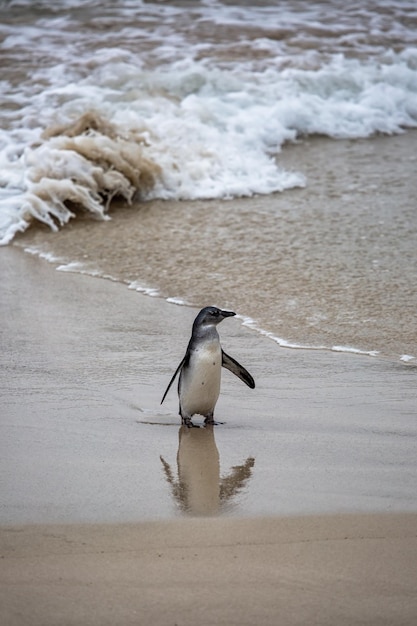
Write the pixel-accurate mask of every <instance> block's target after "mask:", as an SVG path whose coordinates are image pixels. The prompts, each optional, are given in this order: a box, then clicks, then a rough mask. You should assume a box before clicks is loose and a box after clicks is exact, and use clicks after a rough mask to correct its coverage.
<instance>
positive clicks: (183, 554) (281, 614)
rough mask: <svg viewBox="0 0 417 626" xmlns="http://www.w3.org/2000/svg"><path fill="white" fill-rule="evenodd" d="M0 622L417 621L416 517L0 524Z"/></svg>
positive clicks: (11, 624) (377, 625)
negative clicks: (114, 523)
mask: <svg viewBox="0 0 417 626" xmlns="http://www.w3.org/2000/svg"><path fill="white" fill-rule="evenodd" d="M0 539H1V566H0V567H1V574H0V576H1V578H0V580H1V588H0V589H1V590H0V594H1V596H0V597H1V603H0V605H1V607H2V608H1V609H0V612H1V615H2V619H1V623H2V624H5V625H6V624H7V625H9V626H14V625H19V626H20V625H23V624H28V625H29V624H30V625H31V626H34V625H39V626H47V625H51V626H52V625H53V626H55V625H57V624H68V625H69V624H83V625H97V626H99V625H100V626H103V625H106V624H109V625H112V626H113V625H115V624H121V625H125V624H126V625H127V624H144V625H145V624H146V625H148V624H155V625H156V626H159V625H161V626H162V625H164V626H165V625H170V626H171V625H172V626H173V625H174V624H178V625H180V624H181V625H190V626H191V625H195V624H204V625H208V624H224V625H225V626H228V625H232V624H236V625H244V624H248V625H249V624H250V625H252V624H259V625H263V624H271V625H272V624H289V625H290V624H291V625H292V624H306V625H307V624H308V625H311V624H320V625H325V624H328V625H329V626H334V625H336V624H337V625H343V624H346V625H348V624H349V625H351V624H375V626H381V625H385V624H386V625H390V626H391V625H394V624H395V625H400V624H401V625H405V624H409V625H410V626H412V625H413V624H415V623H416V618H417V582H416V581H417V516H416V515H379V516H377V515H364V516H357V515H354V516H349V515H345V516H329V517H306V518H287V519H286V518H281V519H276V518H275V519H273V518H271V519H257V520H231V519H207V518H206V519H199V520H177V521H172V522H159V523H143V524H138V525H90V526H89V525H72V526H47V525H46V526H27V527H14V528H13V527H12V528H3V529H2V530H1V534H0Z"/></svg>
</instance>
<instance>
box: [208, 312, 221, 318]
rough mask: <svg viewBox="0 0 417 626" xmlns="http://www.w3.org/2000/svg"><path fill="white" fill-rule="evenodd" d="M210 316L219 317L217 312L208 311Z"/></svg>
mask: <svg viewBox="0 0 417 626" xmlns="http://www.w3.org/2000/svg"><path fill="white" fill-rule="evenodd" d="M210 315H212V316H213V317H219V312H218V311H210Z"/></svg>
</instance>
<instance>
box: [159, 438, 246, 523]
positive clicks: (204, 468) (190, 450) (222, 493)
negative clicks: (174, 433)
mask: <svg viewBox="0 0 417 626" xmlns="http://www.w3.org/2000/svg"><path fill="white" fill-rule="evenodd" d="M160 459H161V462H162V465H163V468H164V472H165V476H166V479H167V481H168V483H169V484H170V486H171V489H172V495H173V497H174V500H175V501H176V502H177V503H178V505H179V507H180V509H181V510H182V511H184V512H187V513H191V514H192V515H214V514H216V513H218V512H219V510H220V509H221V508H222V507H223V506H224V505H225V504H226V503H227V502H228V501H229V500H230V499H231V498H233V496H235V495H236V494H237V493H238V492H239V490H240V489H242V488H243V487H244V485H245V483H246V482H247V481H248V480H249V478H250V476H251V474H252V467H253V466H254V464H255V459H253V458H252V457H248V458H247V459H246V461H245V462H244V464H243V465H237V466H235V467H233V468H232V471H231V472H230V473H229V474H228V475H227V476H225V477H223V478H220V461H219V451H218V449H217V446H216V442H215V439H214V430H213V426H206V427H205V428H187V426H181V428H180V430H179V445H178V453H177V468H178V478H177V479H176V478H175V476H174V473H173V471H172V469H171V466H170V465H169V463H167V462H166V461H165V459H164V458H163V457H162V456H161V457H160Z"/></svg>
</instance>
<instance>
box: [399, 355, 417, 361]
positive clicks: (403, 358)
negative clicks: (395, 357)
mask: <svg viewBox="0 0 417 626" xmlns="http://www.w3.org/2000/svg"><path fill="white" fill-rule="evenodd" d="M415 359H416V357H415V356H412V355H411V354H403V355H401V358H400V360H401V361H404V363H409V362H410V361H414V360H415Z"/></svg>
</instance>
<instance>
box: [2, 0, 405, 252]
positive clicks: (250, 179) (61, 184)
mask: <svg viewBox="0 0 417 626" xmlns="http://www.w3.org/2000/svg"><path fill="white" fill-rule="evenodd" d="M13 4H14V5H16V2H15V3H13ZM87 4H88V3H87ZM19 6H29V7H30V3H27V1H26V0H19ZM48 6H49V5H48V3H46V4H45V7H46V8H48ZM63 6H64V8H63V9H62V12H60V9H57V10H56V11H54V12H53V14H52V15H49V17H48V18H47V17H45V18H43V19H42V20H36V19H34V18H33V20H32V23H28V24H27V25H26V26H25V25H24V24H21V23H19V27H15V26H13V25H12V24H8V25H0V31H1V33H2V34H3V36H4V42H3V44H2V48H3V51H4V52H5V54H11V53H12V52H13V54H14V55H15V56H14V61H13V62H11V61H10V60H9V65H7V66H5V70H3V73H4V80H3V81H2V86H3V89H2V91H1V94H0V111H1V113H0V118H1V121H2V122H3V123H2V125H1V126H2V130H1V131H0V185H1V187H2V189H1V190H0V243H3V244H5V243H8V242H10V241H11V240H12V239H13V237H14V235H15V234H16V233H17V232H19V231H22V230H24V229H25V228H26V227H27V225H28V224H29V222H30V220H31V219H38V220H41V221H43V222H45V223H46V224H48V225H49V226H50V227H51V229H52V230H57V228H59V227H60V226H62V225H64V224H66V223H67V222H68V220H70V219H71V218H73V217H74V215H75V214H76V210H75V208H76V207H78V206H82V207H84V209H86V210H87V211H89V212H91V213H92V214H93V215H94V216H95V217H98V218H100V219H106V218H107V209H108V205H109V203H110V201H111V200H112V198H113V197H114V196H115V195H119V196H122V197H123V198H124V199H125V200H126V202H130V201H131V200H132V198H133V196H134V194H135V193H138V192H139V193H140V197H141V198H142V199H144V200H146V199H152V198H162V199H168V198H169V199H178V200H181V199H188V200H193V199H202V198H229V197H233V196H250V195H252V194H269V193H273V192H277V191H285V190H286V189H289V188H291V187H294V186H298V185H304V184H305V179H304V176H303V173H302V172H288V171H284V170H283V169H281V168H280V167H279V165H278V166H277V162H276V155H277V154H279V152H280V150H281V149H282V146H283V145H284V144H285V142H288V141H292V140H294V139H295V138H296V137H297V136H299V135H306V134H314V133H319V134H324V135H327V136H329V137H334V138H356V137H369V136H371V135H372V134H374V133H378V132H383V133H399V132H403V131H404V129H405V128H412V127H413V128H414V127H417V104H416V96H415V94H416V91H417V47H415V46H416V43H417V41H416V37H415V35H413V31H412V29H411V28H408V27H407V26H406V21H405V20H404V16H405V15H406V14H407V11H408V10H409V9H408V8H407V6H408V5H407V3H406V2H399V3H397V4H396V7H395V8H394V9H392V8H391V6H390V5H389V4H386V9H387V10H391V23H392V26H391V28H392V33H391V32H390V33H389V35H388V34H387V33H386V30H384V28H382V27H379V26H378V25H379V23H380V22H379V21H378V20H379V18H380V17H381V16H380V15H379V14H378V9H375V11H376V13H375V14H373V13H372V10H371V9H368V10H367V11H365V12H359V13H358V12H356V13H355V12H353V13H352V15H346V12H343V11H341V10H340V7H339V5H338V4H337V3H336V4H335V5H334V6H333V8H334V11H335V13H334V16H333V17H332V20H329V16H328V14H327V13H326V11H324V10H322V8H321V5H320V4H317V5H314V6H312V5H311V4H310V3H307V4H302V5H301V7H300V9H299V10H297V11H294V10H293V9H292V7H291V5H290V4H288V5H287V4H285V5H283V6H282V7H281V9H280V12H279V15H278V14H277V9H276V7H274V6H253V7H248V6H245V7H238V6H228V5H227V6H225V5H223V4H220V3H217V2H205V3H196V4H195V6H194V5H193V6H191V7H190V8H189V9H188V8H187V10H186V11H185V10H184V9H182V8H181V7H174V6H166V5H161V4H160V3H158V4H152V3H145V4H142V3H141V4H140V7H141V20H139V21H137V24H136V22H135V23H132V16H133V15H134V14H135V10H137V3H131V2H129V0H124V1H122V2H120V3H118V8H117V10H114V7H112V5H111V3H109V4H107V3H106V2H104V3H101V17H100V19H101V21H102V23H103V25H106V24H111V25H112V28H111V29H106V28H103V29H102V30H101V29H96V28H89V27H88V24H87V23H86V24H83V28H78V26H80V25H79V24H78V23H77V18H76V14H75V13H74V14H72V15H71V17H70V16H69V15H68V13H67V10H66V9H68V8H69V7H77V6H79V3H78V0H66V2H65V3H64V4H63ZM64 9H65V10H64ZM179 17H181V20H178V18H179ZM278 17H279V20H278ZM272 20H275V22H277V20H278V22H277V23H278V24H279V28H281V29H283V30H284V31H285V33H286V37H282V38H280V37H272V38H270V37H268V28H269V26H270V23H272ZM358 20H359V22H358ZM200 21H201V23H204V21H205V23H209V24H210V23H211V25H212V26H213V28H215V27H216V26H220V27H223V26H227V28H228V29H230V28H237V29H238V30H237V31H233V32H235V33H236V34H238V35H239V38H238V41H235V40H233V39H232V40H231V39H230V38H227V37H223V38H222V34H221V32H220V31H219V40H218V42H217V43H216V44H214V43H213V41H212V40H211V39H210V38H208V39H204V37H203V39H202V38H201V36H200V35H199V31H198V27H196V28H197V30H195V28H191V27H192V26H194V25H196V24H197V25H198V24H199V22H200ZM275 22H273V23H275ZM358 23H360V24H362V28H361V29H359V31H360V32H366V31H365V28H366V27H367V25H368V24H372V27H373V29H374V30H373V38H374V40H375V41H376V42H377V43H375V44H373V43H372V40H373V38H369V41H368V42H367V43H366V46H367V48H366V46H365V44H364V42H363V37H362V39H361V37H359V36H358V32H359V31H358V26H357V24H358ZM311 24H316V26H317V32H321V33H322V35H318V34H314V33H313V32H312V30H311V28H309V26H311ZM248 27H250V28H256V29H258V30H259V32H256V36H254V38H253V39H251V38H250V37H248V38H247V39H245V38H244V37H243V36H242V33H244V32H246V31H245V30H243V31H242V33H241V31H240V30H239V28H242V29H246V28H248ZM226 32H227V31H226ZM194 33H196V34H194ZM341 33H342V34H343V37H341ZM320 37H322V39H321V40H320ZM413 37H414V38H413ZM335 38H336V39H337V40H338V41H339V39H338V38H340V42H339V44H337V45H336V44H335ZM392 40H395V41H397V40H398V41H401V42H402V41H404V42H410V45H409V47H408V48H407V47H404V48H403V49H401V50H400V51H399V52H393V51H392V50H393V49H394V47H393V46H392V45H391V41H392ZM35 41H36V45H35V44H34V42H35ZM316 44H317V45H316ZM413 44H414V47H413ZM75 45H76V46H77V48H76V54H75V53H74V50H75V48H74V46H75ZM321 45H322V46H323V48H324V49H325V50H326V52H325V53H321V52H320V47H321ZM239 46H240V48H241V49H242V50H243V52H239V51H237V50H236V48H237V47H239ZM332 46H333V48H334V49H332ZM365 48H366V50H367V54H364V49H365ZM368 48H369V50H368ZM396 48H397V49H398V46H396ZM339 49H341V50H342V52H339ZM352 50H355V51H356V53H357V56H358V58H348V56H347V53H350V52H351V51H352ZM245 51H246V52H245ZM34 55H35V56H34ZM36 55H39V56H40V57H42V63H37V62H36V59H37V56H36ZM32 57H33V70H32V72H31V73H28V76H27V79H26V80H25V81H21V82H20V84H19V87H18V88H16V86H15V85H14V83H13V80H14V65H15V63H16V62H18V60H19V59H20V58H22V60H23V62H24V63H26V62H27V61H28V59H31V60H32ZM258 57H259V58H258ZM6 70H7V71H6ZM86 115H87V116H88V115H90V116H92V117H91V119H93V118H94V117H95V119H99V120H100V124H98V126H97V125H94V124H93V125H92V126H91V125H90V126H88V124H87V125H86V126H85V127H83V126H82V124H81V125H80V124H79V121H80V120H83V119H84V118H85V116H86ZM77 124H78V126H79V128H78V132H75V131H74V127H77ZM60 125H61V131H56V128H57V126H60ZM68 127H72V130H71V131H68ZM51 128H52V129H53V128H55V132H52V130H51ZM45 130H46V133H45V132H44V131H45ZM71 133H72V134H71ZM278 164H279V158H278ZM136 170H137V172H139V174H141V175H142V174H144V173H145V174H144V175H145V178H146V181H145V182H144V179H143V176H142V178H141V177H140V176H136V175H135V173H136Z"/></svg>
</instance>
